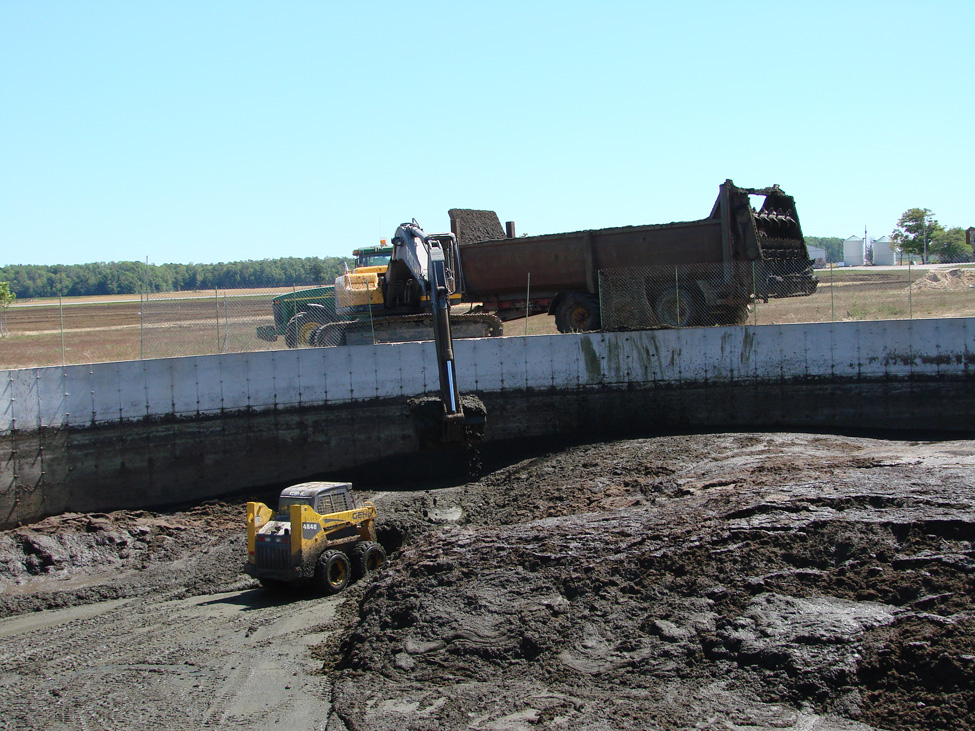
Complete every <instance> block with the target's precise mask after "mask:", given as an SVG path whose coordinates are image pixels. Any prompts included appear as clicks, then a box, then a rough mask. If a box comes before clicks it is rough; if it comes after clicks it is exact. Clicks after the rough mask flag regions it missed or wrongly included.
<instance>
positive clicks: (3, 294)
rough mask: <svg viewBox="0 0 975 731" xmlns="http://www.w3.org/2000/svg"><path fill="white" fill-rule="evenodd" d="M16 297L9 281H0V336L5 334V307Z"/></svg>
mask: <svg viewBox="0 0 975 731" xmlns="http://www.w3.org/2000/svg"><path fill="white" fill-rule="evenodd" d="M15 299H17V295H16V294H14V293H13V291H12V290H11V289H10V283H9V282H0V338H2V337H3V336H4V335H6V334H7V332H8V331H7V308H8V307H10V304H11V303H12V302H13V301H14V300H15Z"/></svg>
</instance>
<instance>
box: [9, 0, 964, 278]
mask: <svg viewBox="0 0 975 731" xmlns="http://www.w3.org/2000/svg"><path fill="white" fill-rule="evenodd" d="M972 28H975V3H972V2H968V1H967V0H964V1H963V0H956V1H955V2H943V1H940V0H931V1H929V2H923V3H922V2H896V1H895V2H856V1H855V0H852V1H850V2H836V3H834V2H825V1H823V2H789V3H749V4H742V3H729V2H726V1H725V2H693V1H685V2H681V3H676V2H673V3H657V2H614V1H613V0H603V1H602V2H591V3H589V2H572V1H571V0H562V1H561V2H542V1H539V2H531V1H530V0H522V1H521V2H503V1H502V2H492V3H426V2H409V3H406V2H398V3H387V2H370V3H349V2H343V3H338V2H324V1H322V2H301V1H300V0H295V1H294V2H287V3H271V2H246V1H243V0H238V1H236V2H216V1H202V2H201V1H200V0H196V1H194V2H179V1H176V0H169V1H168V2H149V1H148V0H146V1H141V2H131V1H126V2H99V1H98V0H88V1H86V2H82V1H81V0H78V1H76V2H56V1H52V2H29V1H28V0H23V1H19V0H6V1H5V2H3V3H2V4H0V94H2V114H0V265H6V264H17V263H37V264H56V263H65V264H71V263H82V262H89V261H115V260H140V261H141V260H145V259H146V257H148V258H149V261H150V262H153V263H156V264H161V263H165V262H183V263H188V262H197V263H206V262H217V261H234V260H240V259H265V258H274V257H279V256H339V255H347V254H348V253H349V252H350V251H351V250H352V249H353V248H355V247H356V246H359V245H364V244H371V243H375V242H376V241H378V239H379V238H380V237H381V236H390V235H391V234H392V233H393V231H394V229H395V228H396V225H397V224H399V223H400V222H401V221H404V220H409V219H411V218H414V217H415V218H416V219H417V220H418V221H419V223H420V224H421V225H422V226H423V227H424V228H425V229H427V230H428V231H433V230H446V229H447V228H448V227H449V221H448V218H447V209H449V208H452V207H463V208H489V209H494V210H496V211H498V213H499V215H500V216H501V220H502V221H505V220H514V221H515V222H516V224H517V228H518V232H519V233H532V234H541V233H552V232H557V231H571V230H578V229H584V228H596V227H604V226H619V225H629V224H644V223H665V222H668V221H673V220H691V219H697V218H702V217H704V216H706V215H707V214H708V212H709V211H710V208H711V205H712V203H713V202H714V198H715V196H716V194H717V188H718V185H719V184H720V183H721V182H722V181H724V180H725V179H726V178H731V179H733V180H734V181H735V182H736V183H737V184H739V185H743V186H747V187H762V186H767V185H771V184H773V183H778V184H780V185H781V186H782V187H783V188H784V189H785V190H786V191H787V192H789V193H790V194H792V195H793V196H795V198H796V203H797V206H798V209H799V213H800V216H801V219H802V226H803V231H804V232H805V233H806V234H807V235H815V236H842V237H846V236H850V235H853V234H861V235H862V233H863V229H864V227H865V226H866V227H867V229H868V231H869V233H870V234H871V235H876V236H879V235H881V234H885V233H890V231H891V229H892V228H893V226H894V225H895V223H896V221H897V218H898V216H899V215H900V214H901V213H902V212H903V211H904V210H906V209H907V208H910V207H914V206H919V207H927V208H930V209H932V210H933V211H934V212H935V215H936V216H937V218H938V220H939V221H941V223H942V224H944V225H946V226H962V227H968V226H971V225H975V206H973V199H975V195H973V194H975V182H973V181H975V177H973V174H972V168H973V163H975V155H973V143H972V137H973V134H972V130H973V129H975V60H973V54H972V44H971V41H970V35H971V31H972Z"/></svg>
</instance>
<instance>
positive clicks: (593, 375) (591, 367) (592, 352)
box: [580, 335, 603, 383]
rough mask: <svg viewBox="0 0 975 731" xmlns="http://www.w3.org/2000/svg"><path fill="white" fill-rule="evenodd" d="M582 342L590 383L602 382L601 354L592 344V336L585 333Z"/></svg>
mask: <svg viewBox="0 0 975 731" xmlns="http://www.w3.org/2000/svg"><path fill="white" fill-rule="evenodd" d="M580 343H581V344H582V357H583V361H584V362H585V364H586V375H587V376H588V377H589V383H602V382H603V366H602V364H601V363H600V362H599V354H598V353H596V348H595V347H594V346H593V344H592V338H591V337H589V336H588V335H585V336H583V337H582V339H581V340H580Z"/></svg>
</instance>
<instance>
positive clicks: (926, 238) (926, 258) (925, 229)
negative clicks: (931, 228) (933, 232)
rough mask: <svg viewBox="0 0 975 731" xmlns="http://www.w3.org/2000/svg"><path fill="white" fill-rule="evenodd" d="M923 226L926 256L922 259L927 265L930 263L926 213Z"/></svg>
mask: <svg viewBox="0 0 975 731" xmlns="http://www.w3.org/2000/svg"><path fill="white" fill-rule="evenodd" d="M923 225H924V256H922V257H921V263H922V264H927V263H928V214H927V212H925V214H924V222H923Z"/></svg>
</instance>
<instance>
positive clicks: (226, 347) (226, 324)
mask: <svg viewBox="0 0 975 731" xmlns="http://www.w3.org/2000/svg"><path fill="white" fill-rule="evenodd" d="M220 352H221V353H229V352H230V320H229V318H228V316H227V293H226V292H224V294H223V350H221V351H220Z"/></svg>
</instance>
